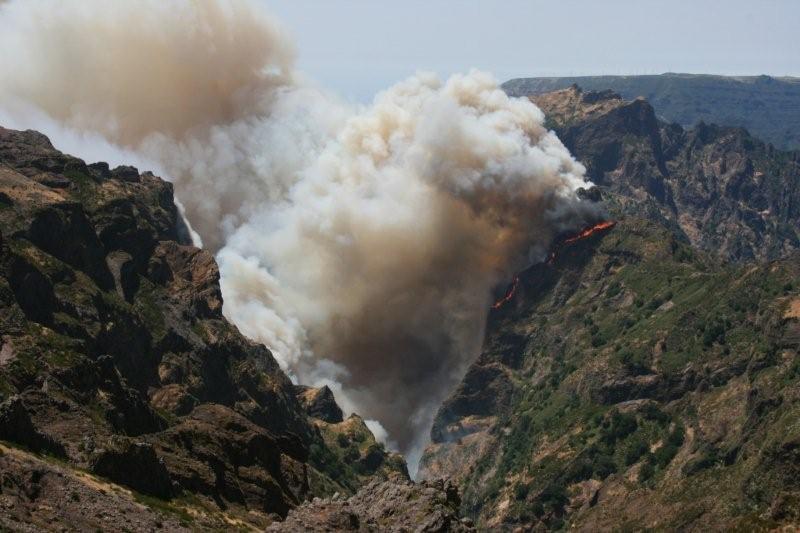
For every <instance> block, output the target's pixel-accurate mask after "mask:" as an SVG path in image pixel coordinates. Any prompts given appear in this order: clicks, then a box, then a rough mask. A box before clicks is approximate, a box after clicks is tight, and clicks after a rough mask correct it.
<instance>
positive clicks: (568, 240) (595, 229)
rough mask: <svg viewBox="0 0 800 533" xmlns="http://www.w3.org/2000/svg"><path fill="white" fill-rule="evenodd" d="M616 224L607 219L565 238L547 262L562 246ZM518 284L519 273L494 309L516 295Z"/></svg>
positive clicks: (549, 262) (548, 259)
mask: <svg viewBox="0 0 800 533" xmlns="http://www.w3.org/2000/svg"><path fill="white" fill-rule="evenodd" d="M616 225H617V223H616V222H615V221H613V220H605V221H603V222H598V223H597V224H594V225H592V226H589V227H587V228H584V229H582V230H581V231H580V232H579V233H578V234H576V235H573V236H572V237H568V238H566V239H564V240H563V241H561V243H559V244H558V245H557V246H556V247H555V248H554V249H553V251H551V252H550V255H549V256H547V264H548V265H552V264H553V263H554V262H555V260H556V255H557V253H558V251H559V250H560V249H561V247H562V246H564V245H567V244H572V243H574V242H578V241H580V240H583V239H586V238H587V237H591V236H592V235H594V234H595V233H597V232H599V231H603V230H607V229H611V228H613V227H614V226H616ZM518 286H519V276H518V275H517V276H514V280H513V281H512V282H511V286H510V287H509V288H508V291H507V292H506V294H505V296H503V297H502V298H500V299H499V300H497V301H496V302H495V303H493V304H492V309H500V308H501V307H503V306H504V305H505V304H507V303H508V302H510V301H511V299H512V298H513V297H514V293H516V292H517V287H518Z"/></svg>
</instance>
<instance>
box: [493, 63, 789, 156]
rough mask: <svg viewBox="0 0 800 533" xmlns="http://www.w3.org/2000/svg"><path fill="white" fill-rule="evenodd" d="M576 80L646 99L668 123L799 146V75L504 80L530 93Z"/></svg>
mask: <svg viewBox="0 0 800 533" xmlns="http://www.w3.org/2000/svg"><path fill="white" fill-rule="evenodd" d="M573 84H577V85H579V86H581V87H583V88H584V89H586V90H587V91H602V90H605V89H610V90H613V91H615V92H617V93H619V94H620V95H622V97H623V98H625V99H628V100H632V99H634V98H637V97H640V96H641V97H644V98H645V99H646V100H647V101H649V102H650V103H651V104H652V105H653V106H654V107H655V108H656V109H657V110H658V113H659V117H660V118H662V119H663V120H665V121H667V122H676V123H678V124H680V125H681V126H683V127H692V126H694V125H696V124H697V123H698V122H701V121H704V122H710V123H715V124H720V125H723V126H741V127H744V128H747V129H748V130H749V131H750V132H751V133H753V134H754V135H755V136H757V137H759V138H761V139H763V140H764V141H766V142H768V143H772V144H774V145H775V147H777V148H779V149H784V150H786V149H798V148H800V78H796V77H772V76H764V75H762V76H719V75H710V74H680V73H665V74H658V75H631V76H571V77H540V78H516V79H513V80H509V81H507V82H505V83H504V84H503V88H504V90H505V91H506V92H507V93H508V94H510V95H512V96H522V97H525V96H529V95H535V94H542V93H546V92H552V91H554V90H561V89H566V88H567V87H569V86H570V85H573Z"/></svg>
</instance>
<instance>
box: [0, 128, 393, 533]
mask: <svg viewBox="0 0 800 533" xmlns="http://www.w3.org/2000/svg"><path fill="white" fill-rule="evenodd" d="M172 194H173V193H172V187H171V185H170V184H169V183H166V182H164V181H162V180H161V179H159V178H157V177H155V176H153V175H152V174H150V173H141V174H140V173H139V172H138V171H137V170H136V169H134V168H131V167H119V168H116V169H109V168H108V165H105V164H103V163H96V164H92V165H87V164H85V163H84V162H83V161H81V160H79V159H76V158H73V157H70V156H67V155H64V154H62V153H60V152H58V151H57V150H55V149H54V148H53V147H52V146H51V144H50V142H49V141H48V139H47V138H46V137H44V136H43V135H41V134H38V133H35V132H30V131H29V132H17V131H11V130H6V129H2V128H0V439H3V440H4V441H6V442H8V443H12V444H15V445H19V446H22V447H24V449H22V450H13V449H11V448H9V447H8V446H7V445H3V446H4V447H3V450H4V453H2V454H0V464H2V469H0V471H2V476H3V477H2V482H1V483H0V487H2V488H0V505H2V506H3V508H4V509H5V510H4V511H3V513H0V529H1V528H5V527H8V528H12V529H18V528H21V529H24V528H25V527H28V528H31V529H37V528H38V527H39V526H35V524H40V525H41V524H47V525H46V527H48V528H58V527H60V525H63V526H65V527H68V528H69V527H74V528H78V529H93V528H96V527H105V525H108V523H107V522H104V520H106V518H104V517H105V516H108V517H116V518H108V520H112V519H113V520H114V521H115V522H114V523H117V524H120V523H122V522H120V521H116V520H117V519H118V518H119V516H118V515H119V513H120V508H122V509H129V512H130V513H140V514H139V515H137V519H136V520H134V521H131V522H130V524H131V525H130V527H131V528H132V529H136V530H148V529H150V528H151V527H155V526H154V524H156V523H164V524H171V526H176V527H178V526H180V527H190V528H193V529H202V528H206V527H225V525H226V524H228V523H231V521H233V522H235V523H241V524H251V525H260V526H266V525H267V524H268V523H270V522H271V521H273V520H275V519H277V518H280V517H283V516H285V515H286V514H287V512H288V511H289V509H291V508H293V507H295V506H296V505H298V504H299V503H301V502H302V501H304V500H307V499H311V498H313V497H317V496H329V495H331V494H333V493H335V492H339V493H340V494H353V493H354V492H355V491H356V490H357V489H358V487H359V486H361V485H362V484H363V483H365V482H366V481H368V480H372V479H374V478H376V477H377V478H384V477H387V476H388V475H389V474H396V475H399V476H401V477H402V476H405V475H406V474H405V464H404V463H403V460H402V458H400V457H399V456H395V455H391V454H388V453H387V452H385V451H384V449H383V447H382V446H381V445H380V444H378V443H377V442H375V439H374V437H373V436H372V434H371V433H370V432H369V431H368V430H367V428H366V426H364V425H363V421H360V419H358V418H357V417H356V418H352V419H349V420H347V421H342V420H341V411H340V410H338V407H337V406H335V402H333V398H332V396H330V395H329V394H325V392H324V391H311V393H310V394H309V391H304V392H305V395H303V394H301V396H302V397H301V398H300V399H298V391H297V390H296V389H295V387H294V386H293V385H292V383H291V382H290V381H289V379H288V378H287V377H286V375H285V374H284V373H283V372H282V371H281V370H280V368H279V367H278V364H277V363H276V361H275V359H274V358H273V357H272V355H271V354H270V352H269V350H267V349H266V348H265V347H264V346H262V345H259V344H255V343H253V342H251V341H249V340H248V339H246V338H244V337H243V336H242V335H241V334H240V333H239V331H238V330H237V329H236V328H235V327H234V326H233V325H231V324H230V323H229V322H227V321H226V320H225V319H224V318H223V316H222V303H223V302H222V296H221V294H220V289H219V283H218V281H219V272H218V270H217V265H216V263H215V261H214V258H213V257H212V256H211V255H210V254H208V253H207V252H205V251H204V250H200V249H197V248H195V247H193V246H192V245H191V244H190V242H189V240H188V238H187V237H186V231H185V228H183V226H182V223H181V219H180V217H179V215H178V213H177V210H176V207H175V204H174V202H173V196H172ZM329 392H330V391H328V393H329ZM309 397H311V401H306V400H305V399H303V398H309ZM331 403H333V406H331V405H330V404H331ZM337 410H338V419H337V418H336V411H337ZM317 417H321V419H320V418H317ZM359 422H360V424H359ZM31 452H35V453H38V454H40V455H39V456H34V455H30V453H31ZM41 454H45V455H44V456H43V455H41ZM48 457H52V458H53V459H48ZM31 465H35V468H34V469H33V470H31V468H32V467H31ZM75 469H78V470H75ZM56 479H61V480H63V479H66V480H68V482H65V483H63V484H61V485H59V483H60V482H56ZM103 487H105V488H103ZM108 487H113V491H115V494H116V496H114V497H106V496H107V494H100V495H98V492H100V493H103V491H105V492H108V490H111V489H108ZM65 491H66V492H65ZM72 493H74V494H75V496H74V498H73V497H72V495H71V494H72ZM54 500H56V501H59V502H61V503H60V504H58V505H54V503H53V501H54ZM120 502H122V503H120ZM142 502H144V504H145V505H143V504H142ZM120 505H121V506H122V507H120ZM111 507H115V508H114V509H112V508H111ZM145 508H146V510H145ZM187 509H188V510H187ZM165 513H166V514H165ZM164 516H166V518H164ZM159 517H161V518H159ZM165 520H166V522H165ZM181 524H182V525H181ZM23 526H24V527H23ZM171 526H170V527H171Z"/></svg>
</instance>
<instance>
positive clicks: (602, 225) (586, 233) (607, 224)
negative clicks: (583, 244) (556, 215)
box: [564, 220, 617, 244]
mask: <svg viewBox="0 0 800 533" xmlns="http://www.w3.org/2000/svg"><path fill="white" fill-rule="evenodd" d="M616 225H617V223H616V222H614V221H613V220H606V221H604V222H598V223H597V224H595V225H594V226H589V227H588V228H586V229H584V230H583V231H581V232H580V233H578V234H577V235H575V236H573V237H570V238H569V239H565V240H564V244H571V243H573V242H576V241H579V240H581V239H585V238H586V237H591V236H592V235H594V234H595V233H597V232H598V231H603V230H604V229H610V228H613V227H614V226H616Z"/></svg>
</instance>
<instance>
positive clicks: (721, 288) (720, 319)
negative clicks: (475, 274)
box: [421, 88, 800, 531]
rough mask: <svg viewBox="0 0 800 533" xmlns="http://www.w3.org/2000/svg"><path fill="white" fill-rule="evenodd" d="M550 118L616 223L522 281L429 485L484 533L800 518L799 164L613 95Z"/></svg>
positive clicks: (447, 422)
mask: <svg viewBox="0 0 800 533" xmlns="http://www.w3.org/2000/svg"><path fill="white" fill-rule="evenodd" d="M538 102H539V103H540V105H542V107H543V108H544V109H545V110H546V112H548V113H549V114H548V117H549V119H550V120H551V124H552V125H553V126H554V127H556V128H557V129H558V131H559V133H560V134H561V135H562V139H564V141H565V143H566V144H567V145H568V146H569V147H570V149H571V150H572V151H573V153H574V154H576V155H577V157H578V158H579V159H580V160H582V161H583V162H585V163H586V165H587V167H588V169H589V172H590V173H591V174H592V176H593V178H594V179H595V180H596V182H597V183H598V184H599V185H600V187H599V189H600V191H602V195H603V196H604V197H605V198H606V202H607V205H608V206H609V211H610V213H611V216H612V217H613V218H614V219H615V220H616V221H617V224H616V225H615V226H613V227H608V228H605V229H603V230H602V231H597V232H594V233H592V234H591V235H589V236H587V237H585V238H578V239H572V238H565V239H562V241H561V243H560V244H558V243H557V244H556V245H555V247H554V250H555V255H554V256H553V257H552V259H551V260H548V261H547V262H545V263H543V264H539V265H535V266H533V267H531V268H530V269H529V270H527V271H525V272H523V273H521V274H520V276H519V281H518V282H517V283H516V289H515V291H514V293H513V296H512V297H511V298H510V299H509V300H508V301H507V302H506V303H504V304H503V305H501V306H499V308H498V309H496V310H493V311H492V313H491V315H490V317H489V321H488V324H487V334H486V340H485V343H484V348H483V353H482V354H481V355H480V357H479V358H478V360H477V361H476V362H475V363H474V364H473V365H472V366H471V367H470V369H469V370H468V372H467V374H466V376H465V378H464V380H463V381H462V383H461V384H460V385H459V387H458V388H457V389H456V390H455V391H454V392H453V394H452V395H451V397H450V398H449V399H448V400H447V401H446V402H445V403H444V404H443V405H442V407H441V409H440V410H439V413H438V415H437V417H436V420H435V423H434V427H433V431H432V441H433V442H432V444H431V445H430V446H429V447H428V449H427V450H426V453H425V455H424V457H423V459H422V463H421V476H422V477H423V478H435V477H438V476H441V475H448V476H451V477H452V478H453V479H454V480H455V481H456V482H457V483H459V484H460V485H461V487H462V490H463V494H464V496H463V503H462V510H463V511H464V512H465V513H467V514H468V515H469V516H471V517H472V518H474V519H475V520H476V523H477V524H478V527H479V528H486V529H500V530H517V529H518V528H519V530H523V531H526V530H545V529H558V528H575V529H580V530H586V531H596V530H611V529H620V528H621V529H626V528H627V529H633V530H637V529H648V528H654V529H664V528H666V529H697V530H704V529H717V530H722V529H730V528H735V527H740V528H744V529H753V528H770V527H780V526H781V525H782V524H787V523H792V522H795V521H796V520H798V519H800V492H798V490H797V486H796V484H795V483H794V482H792V481H791V479H792V476H794V475H795V470H796V465H797V457H796V451H795V448H796V446H795V444H794V443H795V441H796V440H797V439H798V432H797V428H796V427H795V426H796V425H795V424H794V423H793V422H791V421H792V420H794V419H795V418H796V417H797V415H798V414H800V372H798V371H797V368H798V365H799V364H800V363H798V361H800V359H798V348H800V313H798V309H800V292H799V291H800V286H798V284H797V279H798V274H800V257H798V255H797V252H796V251H792V250H793V248H795V247H796V244H797V241H796V235H797V232H798V225H797V220H798V218H797V212H796V206H797V201H796V197H797V196H796V195H797V179H796V176H797V174H796V172H797V157H796V155H795V154H785V153H776V152H774V151H771V150H770V149H769V148H768V147H765V146H764V145H763V144H761V143H759V142H758V141H756V140H754V139H752V138H750V137H749V135H747V133H746V132H743V131H741V130H732V129H722V128H717V127H713V126H701V127H699V128H697V129H696V130H693V131H688V132H687V131H684V130H682V129H681V128H679V127H675V126H668V125H664V124H661V123H659V122H658V120H656V118H655V115H654V114H653V110H652V108H651V107H650V106H649V104H647V103H646V102H644V101H641V100H640V101H636V102H624V101H622V100H621V99H619V98H618V97H616V96H615V95H613V93H590V94H584V93H582V92H581V91H579V90H577V89H574V88H573V89H570V90H568V91H564V92H560V93H554V94H550V95H545V96H543V97H542V98H540V99H538ZM735 184H738V185H735ZM742 188H745V189H746V190H748V193H747V194H741V193H740V191H742V190H743V189H742ZM756 215H757V216H756ZM720 225H722V228H720ZM781 255H783V257H782V258H781V259H775V260H772V261H770V262H766V261H762V262H755V261H748V258H753V257H756V258H762V259H767V258H770V259H773V258H776V257H779V256H781ZM720 259H723V260H725V261H720ZM729 260H734V261H733V262H730V261H729Z"/></svg>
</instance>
